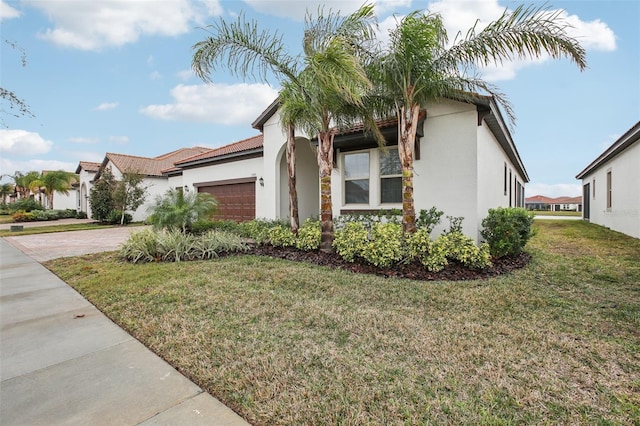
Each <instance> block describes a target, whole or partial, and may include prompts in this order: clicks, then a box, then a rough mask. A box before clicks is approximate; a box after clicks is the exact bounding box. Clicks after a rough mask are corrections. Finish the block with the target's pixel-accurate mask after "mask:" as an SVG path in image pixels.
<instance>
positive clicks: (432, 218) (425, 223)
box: [416, 206, 444, 234]
mask: <svg viewBox="0 0 640 426" xmlns="http://www.w3.org/2000/svg"><path fill="white" fill-rule="evenodd" d="M443 214H444V212H443V211H441V210H438V209H437V208H436V207H435V206H434V207H431V208H430V209H429V210H425V209H422V210H420V212H419V213H418V217H417V218H416V228H417V229H418V230H420V229H425V230H427V233H428V234H431V232H432V231H433V228H435V227H436V225H438V224H439V223H440V218H442V215H443Z"/></svg>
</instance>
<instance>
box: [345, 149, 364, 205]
mask: <svg viewBox="0 0 640 426" xmlns="http://www.w3.org/2000/svg"><path fill="white" fill-rule="evenodd" d="M344 202H345V204H368V203H369V153H368V152H358V153H355V154H345V156H344Z"/></svg>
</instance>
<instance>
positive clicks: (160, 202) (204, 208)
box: [148, 189, 217, 232]
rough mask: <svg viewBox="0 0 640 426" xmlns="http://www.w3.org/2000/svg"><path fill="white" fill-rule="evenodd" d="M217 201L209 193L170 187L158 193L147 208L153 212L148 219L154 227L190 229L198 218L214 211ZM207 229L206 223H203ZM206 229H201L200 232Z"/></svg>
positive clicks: (203, 218) (204, 217) (202, 217)
mask: <svg viewBox="0 0 640 426" xmlns="http://www.w3.org/2000/svg"><path fill="white" fill-rule="evenodd" d="M216 206H217V202H216V200H215V198H213V196H212V195H211V194H207V193H204V192H187V193H185V192H184V191H181V190H177V189H170V190H168V191H167V192H166V193H165V194H164V195H158V196H157V197H156V200H155V204H154V205H153V206H152V207H150V208H149V210H151V211H152V212H153V213H152V214H151V216H149V218H148V221H149V222H150V223H151V224H152V225H153V227H154V228H156V229H168V230H174V229H179V230H182V231H183V232H185V231H188V230H191V229H192V227H193V225H194V223H196V222H197V221H198V220H205V219H206V218H208V217H211V215H213V213H214V212H215V209H216ZM203 226H204V227H205V228H207V229H208V225H203ZM207 229H203V230H202V232H204V231H206V230H207Z"/></svg>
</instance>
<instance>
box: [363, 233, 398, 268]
mask: <svg viewBox="0 0 640 426" xmlns="http://www.w3.org/2000/svg"><path fill="white" fill-rule="evenodd" d="M361 256H362V257H363V258H364V260H366V261H367V262H369V263H371V264H372V265H375V266H379V267H381V268H388V267H389V266H391V265H393V264H394V263H397V262H400V261H401V260H402V259H403V258H404V257H405V243H404V237H403V235H402V225H401V224H399V223H376V224H374V225H373V228H372V229H371V237H370V239H369V242H368V243H367V245H366V248H365V249H364V251H363V252H362V254H361Z"/></svg>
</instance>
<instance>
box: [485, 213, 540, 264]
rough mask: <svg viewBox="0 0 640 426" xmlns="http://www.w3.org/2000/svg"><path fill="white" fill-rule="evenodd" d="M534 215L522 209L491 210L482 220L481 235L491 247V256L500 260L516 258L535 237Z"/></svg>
mask: <svg viewBox="0 0 640 426" xmlns="http://www.w3.org/2000/svg"><path fill="white" fill-rule="evenodd" d="M533 217H534V213H533V212H529V211H527V210H525V209H523V208H521V207H509V208H505V207H498V208H496V209H490V210H489V215H488V216H487V217H486V218H484V219H483V220H482V228H483V229H482V231H481V232H480V235H482V238H483V239H484V240H485V241H486V242H487V244H488V245H489V250H490V252H491V255H492V256H494V257H496V258H500V257H504V256H516V255H518V254H520V253H521V252H522V250H523V249H524V246H525V245H526V244H527V242H528V241H529V239H530V238H531V237H532V236H533V235H534V231H533Z"/></svg>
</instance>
